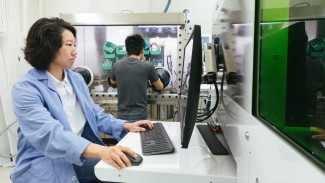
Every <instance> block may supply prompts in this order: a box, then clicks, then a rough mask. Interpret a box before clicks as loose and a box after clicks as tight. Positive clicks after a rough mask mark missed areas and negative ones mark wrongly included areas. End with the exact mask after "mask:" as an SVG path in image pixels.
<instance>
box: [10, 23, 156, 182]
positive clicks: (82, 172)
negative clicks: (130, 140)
mask: <svg viewBox="0 0 325 183" xmlns="http://www.w3.org/2000/svg"><path fill="white" fill-rule="evenodd" d="M24 54H25V59H26V60H27V61H28V62H29V63H30V64H31V65H32V67H33V68H32V69H31V70H29V71H28V72H27V73H26V74H25V75H24V76H23V77H22V78H21V79H20V80H19V81H18V82H17V83H16V84H15V85H14V87H13V90H12V97H13V103H14V111H15V114H16V116H17V120H18V123H19V128H18V136H19V140H18V155H17V159H16V166H15V168H14V171H13V173H12V174H11V180H12V181H13V182H14V183H16V182H17V183H20V182H24V183H28V182H31V183H38V182H42V183H44V182H46V183H51V182H53V183H56V182H61V183H67V182H93V181H98V179H97V178H96V177H95V174H94V166H95V165H96V163H97V162H98V161H99V160H101V159H102V160H103V161H105V162H107V163H109V164H111V165H112V166H114V167H115V168H117V169H122V168H125V167H128V166H131V163H130V161H129V160H128V158H127V157H126V156H125V154H124V153H128V154H130V155H131V156H133V157H136V156H137V154H136V153H135V152H134V151H132V150H131V149H130V148H127V147H123V146H112V147H108V146H105V145H104V144H103V143H102V142H101V141H100V140H99V132H103V133H106V134H109V135H112V136H113V137H115V138H116V139H117V140H120V139H121V137H123V135H124V134H125V133H126V132H127V131H131V132H132V131H144V130H145V129H144V128H142V127H141V126H143V125H147V126H149V127H150V128H152V127H153V124H152V123H151V122H150V121H148V120H142V121H137V122H135V123H125V121H123V120H120V119H116V118H114V117H113V116H112V115H109V114H106V113H105V112H104V111H103V109H102V108H100V107H99V106H98V105H96V104H95V103H94V102H93V101H92V99H91V98H90V95H89V92H88V88H87V86H86V84H85V82H84V80H83V78H82V76H81V75H80V74H78V73H75V72H73V71H72V70H71V69H70V67H71V66H72V64H73V63H74V61H75V58H76V55H77V50H76V30H75V28H74V27H73V26H72V25H71V24H69V23H68V22H66V21H64V20H62V19H59V18H50V19H49V18H41V19H39V20H37V21H36V22H35V23H34V24H33V25H32V26H31V28H30V30H29V32H28V35H27V39H26V47H25V48H24Z"/></svg>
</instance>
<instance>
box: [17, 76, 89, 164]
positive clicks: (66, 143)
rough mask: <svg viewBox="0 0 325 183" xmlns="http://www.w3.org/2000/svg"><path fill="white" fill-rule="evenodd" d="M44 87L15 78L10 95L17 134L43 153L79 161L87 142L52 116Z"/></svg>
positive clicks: (69, 160)
mask: <svg viewBox="0 0 325 183" xmlns="http://www.w3.org/2000/svg"><path fill="white" fill-rule="evenodd" d="M42 90H44V91H42ZM45 90H48V89H45V88H42V87H37V84H35V83H33V81H25V82H18V83H17V84H16V85H15V86H14V88H13V90H12V96H13V104H14V111H15V114H16V116H17V120H18V123H19V128H20V131H21V134H20V137H19V138H26V139H27V141H28V142H29V143H30V144H31V145H32V146H33V147H35V148H36V149H37V150H38V151H40V152H41V153H42V154H44V155H45V156H48V157H51V158H53V159H61V160H65V161H67V162H70V163H74V164H77V165H82V163H83V160H84V159H83V158H82V157H81V154H82V153H83V151H84V150H85V149H86V148H87V146H88V145H89V144H90V142H89V141H88V140H86V139H84V138H82V137H80V136H78V135H75V134H73V133H72V132H71V131H70V130H68V129H66V127H64V125H63V124H62V123H61V122H60V121H58V120H56V119H55V118H53V114H52V113H50V112H49V109H48V108H49V106H50V104H48V103H49V100H45V98H46V97H48V98H50V96H46V95H49V94H48V93H49V92H45ZM54 102H55V101H54ZM58 103H60V102H58ZM52 108H53V107H52ZM60 109H62V107H57V109H56V110H58V111H57V113H61V114H62V115H65V113H64V111H59V110H60ZM51 110H55V109H51Z"/></svg>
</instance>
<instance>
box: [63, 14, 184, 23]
mask: <svg viewBox="0 0 325 183" xmlns="http://www.w3.org/2000/svg"><path fill="white" fill-rule="evenodd" d="M60 17H61V18H63V19H64V20H66V21H68V22H70V23H72V24H73V25H185V23H186V16H185V13H183V12H182V13H113V14H96V13H76V14H63V13H61V14H60Z"/></svg>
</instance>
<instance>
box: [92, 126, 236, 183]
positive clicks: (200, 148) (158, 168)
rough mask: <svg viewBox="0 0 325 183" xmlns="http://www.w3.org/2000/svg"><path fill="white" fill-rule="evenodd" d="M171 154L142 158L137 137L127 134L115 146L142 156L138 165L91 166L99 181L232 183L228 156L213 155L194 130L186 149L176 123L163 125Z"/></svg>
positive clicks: (233, 175)
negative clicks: (125, 148)
mask: <svg viewBox="0 0 325 183" xmlns="http://www.w3.org/2000/svg"><path fill="white" fill-rule="evenodd" d="M163 124H164V127H165V129H166V131H167V133H168V135H169V137H170V138H171V140H172V142H173V144H174V146H175V152H174V153H172V154H162V155H151V156H143V155H142V150H141V142H140V134H139V133H133V132H130V133H128V134H127V135H126V136H125V137H124V138H123V139H122V140H121V141H120V142H119V143H118V145H124V146H128V147H130V148H132V149H133V150H134V151H135V152H137V153H138V154H140V155H141V156H142V157H143V162H142V163H141V164H140V165H139V166H132V167H127V168H124V169H123V170H117V169H115V168H114V167H112V166H111V165H109V164H107V163H105V162H104V161H100V162H99V163H98V164H97V165H96V166H95V174H96V176H97V178H99V179H100V180H103V181H116V182H127V183H153V182H155V183H167V182H168V183H173V182H177V183H180V182H186V183H205V182H206V183H217V182H221V183H233V182H236V164H235V161H234V159H233V157H232V156H231V155H213V154H211V152H210V150H209V149H208V147H207V145H206V144H205V142H204V140H203V139H202V137H201V135H200V133H199V132H198V130H197V128H196V127H195V128H194V131H193V134H192V138H191V141H190V144H189V148H188V149H183V148H181V140H180V123H179V122H163Z"/></svg>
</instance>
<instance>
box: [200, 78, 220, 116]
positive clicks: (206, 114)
mask: <svg viewBox="0 0 325 183" xmlns="http://www.w3.org/2000/svg"><path fill="white" fill-rule="evenodd" d="M213 85H214V87H215V90H216V97H217V100H216V102H215V104H214V107H213V108H212V109H211V110H210V111H208V112H206V113H205V114H203V115H197V117H199V118H200V117H204V116H205V117H204V118H203V119H196V122H202V121H204V120H206V119H208V118H210V117H211V116H212V114H213V113H214V112H215V111H216V110H217V108H218V104H219V91H218V86H217V82H214V83H213Z"/></svg>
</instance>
